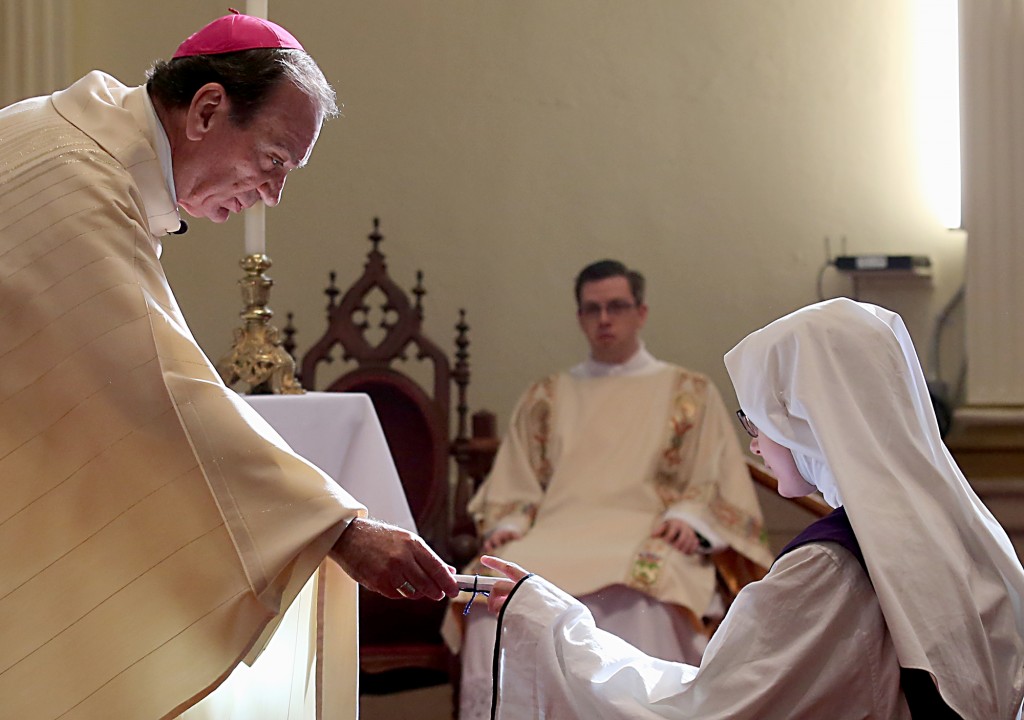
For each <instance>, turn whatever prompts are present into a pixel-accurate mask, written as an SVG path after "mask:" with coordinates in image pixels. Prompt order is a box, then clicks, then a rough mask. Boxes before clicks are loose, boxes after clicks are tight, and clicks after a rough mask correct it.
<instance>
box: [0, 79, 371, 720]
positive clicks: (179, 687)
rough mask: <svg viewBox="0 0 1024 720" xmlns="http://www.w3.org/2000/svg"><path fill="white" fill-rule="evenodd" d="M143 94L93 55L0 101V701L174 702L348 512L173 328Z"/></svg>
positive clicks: (35, 708)
mask: <svg viewBox="0 0 1024 720" xmlns="http://www.w3.org/2000/svg"><path fill="white" fill-rule="evenodd" d="M144 92H145V91H144V89H143V88H126V87H124V86H122V85H121V84H120V83H117V81H115V80H114V79H113V78H110V77H109V76H106V75H103V74H101V73H95V72H94V73H92V74H90V75H88V76H86V77H85V78H83V79H82V80H80V81H79V82H78V83H76V84H75V85H73V86H72V87H71V88H69V89H68V90H65V91H62V92H60V93H56V94H55V95H54V96H52V97H45V98H35V99H32V100H27V101H24V102H22V103H18V104H16V105H14V106H11V107H9V108H7V109H5V110H3V111H2V112H0V637H2V638H3V641H2V642H0V717H4V718H18V720H31V719H33V718H61V719H62V720H92V719H99V718H102V719H103V720H110V719H116V718H123V719H124V720H140V719H143V718H164V717H174V716H176V715H178V714H179V713H181V712H182V711H183V710H185V709H186V708H187V707H189V706H190V705H192V704H194V703H195V702H196V701H197V700H198V699H199V698H202V697H203V696H204V695H206V694H208V693H209V692H210V691H211V690H212V689H213V688H214V687H215V686H216V684H217V683H218V682H219V681H220V680H222V679H223V678H225V677H226V676H227V675H228V674H229V672H230V671H231V669H232V668H233V667H234V666H235V664H236V663H237V662H238V661H239V660H240V659H242V658H243V657H245V656H246V655H247V654H252V655H253V656H254V655H255V654H256V653H257V652H258V651H259V650H260V649H261V648H262V647H263V645H264V643H265V641H266V639H267V637H268V636H269V632H265V631H267V630H269V629H270V628H272V627H273V624H274V623H273V621H274V620H275V618H279V617H280V614H281V613H282V612H283V611H284V610H285V609H286V608H288V607H289V605H290V604H291V603H292V600H293V599H294V598H295V597H296V595H297V594H298V593H299V591H300V590H301V589H302V588H303V586H304V585H306V583H307V580H308V579H309V578H310V577H311V575H312V574H313V573H314V571H315V570H316V569H317V566H318V565H319V564H320V563H321V561H322V560H323V558H324V557H325V555H326V553H327V552H328V550H329V549H330V547H331V546H332V545H333V544H334V542H335V540H336V539H337V537H338V536H339V535H340V533H341V531H342V530H343V528H344V527H345V525H346V522H347V521H348V520H349V519H351V518H352V517H354V516H355V515H356V514H357V513H361V512H363V510H362V507H361V505H359V503H357V502H356V501H354V500H353V499H352V498H351V497H350V496H348V494H347V493H345V492H344V491H343V490H342V489H341V488H339V487H338V486H337V485H336V484H335V483H334V482H333V481H332V480H331V479H330V478H329V477H327V476H326V475H324V474H323V473H322V472H320V471H319V470H318V469H316V468H315V467H313V466H312V465H310V464H309V463H307V462H306V461H305V460H303V459H302V458H300V457H298V456H296V455H295V454H294V453H292V452H291V450H290V449H289V448H288V447H287V445H286V444H285V443H284V442H283V441H282V440H281V439H280V437H279V436H278V435H277V434H276V433H275V432H274V431H273V430H272V429H271V428H270V427H269V426H268V425H267V424H266V423H265V422H264V421H263V420H262V419H261V418H260V417H259V416H258V415H257V414H256V413H255V412H254V411H253V410H252V409H251V408H249V407H248V405H246V404H245V403H244V402H243V401H242V400H241V399H240V398H238V397H237V396H236V395H235V394H234V393H233V392H232V391H230V390H228V389H226V388H225V387H224V385H223V383H222V382H221V381H220V379H219V377H218V376H217V373H216V372H215V371H214V369H213V368H212V366H211V365H210V363H209V361H208V360H207V359H206V357H205V356H204V355H203V353H202V351H201V350H200V349H199V347H198V346H197V345H196V343H195V341H194V339H193V338H192V336H191V334H190V332H189V330H188V327H187V326H186V324H185V321H184V319H183V318H182V316H181V313H180V311H179V309H178V307H177V304H176V302H175V300H174V297H173V295H172V293H171V291H170V288H169V287H168V285H167V282H166V280H165V278H164V274H163V270H162V268H161V267H160V264H159V261H158V256H159V241H158V240H157V239H156V237H155V236H159V235H163V234H164V233H166V232H167V231H168V230H172V229H175V228H176V227H177V225H178V217H177V213H176V211H175V203H174V200H173V196H172V194H171V192H170V190H169V188H168V183H167V180H166V176H165V173H164V172H163V169H162V168H161V166H160V163H159V161H158V160H157V156H156V154H155V150H154V147H155V146H156V144H157V143H158V142H159V139H158V138H156V137H154V133H153V128H152V127H151V125H150V124H149V122H148V119H147V112H151V110H147V107H146V103H147V102H148V100H147V99H146V97H145V95H144ZM337 574H338V575H340V574H341V573H340V571H339V572H338V573H337ZM338 580H341V581H343V582H349V584H350V585H351V583H350V581H347V580H346V579H343V578H338V577H334V576H332V577H331V578H330V579H329V580H328V582H334V581H338ZM313 587H314V586H310V588H311V590H312V589H313ZM321 589H322V586H321ZM353 593H354V589H352V590H351V593H350V594H353ZM353 608H354V605H353ZM268 624H270V628H268ZM353 631H354V616H353V617H352V619H351V624H350V625H349V626H348V628H347V632H348V633H352V632H353ZM307 659H308V661H309V662H310V663H314V661H315V665H316V667H315V668H313V669H314V670H315V671H317V672H319V671H321V670H323V665H322V663H324V662H327V660H325V659H322V658H321V659H315V658H313V657H312V655H309V657H308V658H307ZM307 670H309V668H307ZM347 672H349V673H354V672H355V668H354V666H350V667H349V668H347ZM315 704H316V703H315V702H314V705H315ZM289 717H292V716H289ZM295 717H298V716H297V715H296V716H295Z"/></svg>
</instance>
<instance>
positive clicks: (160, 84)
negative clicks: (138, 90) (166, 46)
mask: <svg viewBox="0 0 1024 720" xmlns="http://www.w3.org/2000/svg"><path fill="white" fill-rule="evenodd" d="M146 77H147V78H148V80H147V82H146V87H147V89H148V90H149V93H150V95H151V96H152V97H154V98H156V99H158V100H159V101H160V102H161V103H163V104H164V105H166V106H167V107H171V108H177V109H181V108H187V107H188V106H189V105H190V104H191V103H192V98H193V97H195V94H196V92H197V91H198V90H199V88H201V87H202V86H203V85H206V84H207V83H211V82H215V83H219V84H221V85H223V86H224V89H225V91H226V92H227V95H228V98H230V100H231V108H232V110H231V120H232V121H233V122H234V123H235V124H237V125H238V126H240V127H245V126H246V125H248V124H249V123H250V122H252V120H253V118H255V117H256V114H257V113H258V112H259V110H260V108H261V107H263V104H264V103H265V102H266V100H267V98H268V97H269V96H270V93H271V92H272V91H273V90H274V88H275V87H276V86H277V83H279V82H281V81H282V80H287V81H288V82H291V83H292V84H293V85H295V87H297V88H298V89H299V90H301V91H302V92H303V93H305V94H306V95H307V96H308V97H309V98H310V100H312V101H313V104H314V105H315V106H316V108H317V111H318V112H319V114H320V117H321V118H323V119H324V120H326V119H328V118H332V117H336V116H337V115H338V103H337V97H336V95H335V92H334V88H332V87H331V85H330V83H329V82H327V78H326V77H324V73H323V71H322V70H321V69H320V66H318V65H317V64H316V61H315V60H313V58H312V57H311V56H310V55H309V53H307V52H305V51H304V50H294V49H284V48H257V49H255V50H241V51H239V52H232V53H223V54H220V55H192V56H188V57H180V58H175V59H173V60H168V61H164V60H158V61H157V62H156V63H154V64H153V67H151V68H150V69H149V71H148V72H147V73H146Z"/></svg>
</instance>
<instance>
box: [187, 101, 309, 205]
mask: <svg viewBox="0 0 1024 720" xmlns="http://www.w3.org/2000/svg"><path fill="white" fill-rule="evenodd" d="M211 85H213V86H214V87H217V88H219V87H220V86H219V85H215V84H211ZM209 87H211V86H209V85H208V86H205V87H204V88H203V89H201V90H200V91H199V93H197V99H199V98H200V96H201V95H202V94H203V92H204V90H206V88H209ZM221 91H223V88H221ZM230 109H231V103H230V100H229V99H228V98H227V96H226V95H225V94H224V93H223V92H221V93H220V95H218V94H217V93H216V92H213V93H210V94H209V96H208V97H204V98H202V99H200V101H199V103H198V106H197V103H196V101H193V109H190V111H189V112H190V114H193V113H194V114H195V116H196V117H194V118H193V117H190V119H189V121H188V123H189V126H188V139H189V140H190V141H191V142H189V143H188V144H187V145H186V152H185V158H184V160H183V162H182V164H181V165H180V168H181V172H180V174H179V172H178V169H179V167H178V166H179V160H178V158H177V157H176V158H175V165H176V168H175V178H174V179H175V190H176V192H177V195H178V204H179V205H180V206H181V207H182V208H183V209H184V210H185V211H186V212H187V213H188V214H189V215H192V216H193V217H206V218H209V219H210V220H213V221H214V222H218V223H219V222H224V221H225V220H227V219H228V217H229V216H230V215H231V214H232V213H238V212H241V211H242V210H245V209H246V208H250V207H252V206H253V205H255V204H256V203H257V202H259V201H261V200H262V201H263V202H264V203H265V204H267V205H269V206H274V205H277V203H278V202H280V200H281V193H282V192H283V191H284V183H285V180H286V179H287V176H288V173H289V172H291V171H292V170H294V169H296V168H299V167H302V166H303V165H305V164H306V162H307V161H308V159H309V156H310V154H311V153H312V152H313V146H314V145H315V144H316V140H317V137H319V135H320V127H321V124H322V118H321V117H320V115H319V113H318V111H317V109H316V106H315V105H314V103H313V101H312V100H311V99H310V98H309V97H308V96H307V95H306V94H304V93H303V92H302V91H300V90H299V89H298V88H296V87H295V86H294V85H292V84H291V83H290V82H282V83H281V84H280V85H278V87H277V88H275V89H274V90H273V91H272V92H271V94H270V97H268V98H267V101H266V103H265V104H264V106H263V107H262V108H260V110H259V111H258V112H257V114H256V117H254V118H253V119H252V121H251V122H250V123H249V124H248V125H246V126H245V127H239V126H237V125H235V123H234V122H233V121H232V120H231V118H230Z"/></svg>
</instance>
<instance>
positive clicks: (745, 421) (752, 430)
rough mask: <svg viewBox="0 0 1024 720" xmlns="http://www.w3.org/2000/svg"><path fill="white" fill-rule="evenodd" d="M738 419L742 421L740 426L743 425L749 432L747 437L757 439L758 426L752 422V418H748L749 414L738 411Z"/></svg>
mask: <svg viewBox="0 0 1024 720" xmlns="http://www.w3.org/2000/svg"><path fill="white" fill-rule="evenodd" d="M736 417H738V418H739V419H740V425H742V426H743V429H744V430H746V431H747V435H749V436H750V437H752V438H756V437H757V425H755V424H754V423H752V422H751V421H750V418H748V417H747V414H746V413H745V412H743V411H742V410H737V411H736Z"/></svg>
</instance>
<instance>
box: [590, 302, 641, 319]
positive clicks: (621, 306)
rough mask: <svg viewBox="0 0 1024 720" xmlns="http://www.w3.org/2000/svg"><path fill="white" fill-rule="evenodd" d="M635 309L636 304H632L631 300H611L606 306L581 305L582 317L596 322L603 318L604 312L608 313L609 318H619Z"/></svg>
mask: <svg viewBox="0 0 1024 720" xmlns="http://www.w3.org/2000/svg"><path fill="white" fill-rule="evenodd" d="M635 307H636V303H631V302H630V301H629V300H609V301H608V302H607V303H606V304H605V305H602V304H601V303H596V302H586V303H583V304H582V305H580V316H582V317H585V318H587V319H588V320H596V319H597V318H599V317H601V312H602V311H604V312H606V313H608V317H618V316H620V315H624V314H626V313H627V312H629V311H630V310H632V309H633V308H635Z"/></svg>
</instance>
